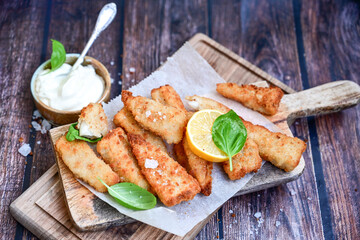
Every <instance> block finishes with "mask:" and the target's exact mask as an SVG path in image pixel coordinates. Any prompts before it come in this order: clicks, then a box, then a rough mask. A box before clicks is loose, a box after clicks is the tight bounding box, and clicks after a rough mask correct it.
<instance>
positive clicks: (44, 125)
mask: <svg viewBox="0 0 360 240" xmlns="http://www.w3.org/2000/svg"><path fill="white" fill-rule="evenodd" d="M41 125H42V126H41V133H42V134H45V133H46V132H47V131H49V130H50V129H51V124H50V123H49V122H48V121H47V120H45V119H44V120H43V121H42V123H41Z"/></svg>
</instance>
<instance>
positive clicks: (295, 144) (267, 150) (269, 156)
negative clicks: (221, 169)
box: [186, 96, 306, 172]
mask: <svg viewBox="0 0 360 240" xmlns="http://www.w3.org/2000/svg"><path fill="white" fill-rule="evenodd" d="M186 99H188V100H192V101H196V102H197V103H198V107H199V110H201V109H217V110H219V111H221V112H224V113H225V112H227V111H229V110H230V109H229V108H228V107H226V106H225V105H223V104H221V103H219V102H217V101H215V100H212V99H210V98H204V97H199V96H193V97H186ZM242 120H243V123H244V125H245V127H246V129H247V132H248V138H249V139H252V140H254V142H255V143H256V144H257V145H258V147H259V154H260V157H261V158H262V159H264V160H266V161H269V162H271V163H272V164H274V165H275V166H276V167H278V168H281V169H283V170H285V171H286V172H290V171H292V170H294V168H295V167H296V166H297V165H298V164H299V162H300V158H301V155H302V154H303V152H304V151H305V149H306V143H305V142H304V141H302V140H300V139H299V138H296V137H289V136H287V135H285V134H282V133H274V132H271V131H269V130H268V129H267V128H265V127H263V126H259V125H254V124H252V123H251V122H248V121H245V120H244V119H242Z"/></svg>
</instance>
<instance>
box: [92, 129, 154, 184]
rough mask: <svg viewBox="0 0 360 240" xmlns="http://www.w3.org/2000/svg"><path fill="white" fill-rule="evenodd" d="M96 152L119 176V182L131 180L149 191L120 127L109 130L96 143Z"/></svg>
mask: <svg viewBox="0 0 360 240" xmlns="http://www.w3.org/2000/svg"><path fill="white" fill-rule="evenodd" d="M96 150H97V152H98V153H99V154H100V155H101V157H102V158H103V159H104V161H105V162H106V163H107V164H109V166H110V167H111V169H112V170H113V171H114V172H116V173H117V174H118V175H119V177H120V182H131V183H134V184H136V185H138V186H139V187H142V188H144V189H146V190H148V191H151V187H150V185H149V183H148V182H147V181H146V179H145V177H144V175H142V173H141V171H140V167H139V166H138V164H137V160H136V158H135V156H134V154H133V153H132V151H131V146H130V144H129V142H128V140H127V136H126V134H125V132H124V130H122V129H121V128H120V127H119V128H115V129H113V130H111V131H110V132H109V133H108V134H107V135H106V136H105V137H103V138H102V139H101V140H100V141H99V142H98V143H97V145H96Z"/></svg>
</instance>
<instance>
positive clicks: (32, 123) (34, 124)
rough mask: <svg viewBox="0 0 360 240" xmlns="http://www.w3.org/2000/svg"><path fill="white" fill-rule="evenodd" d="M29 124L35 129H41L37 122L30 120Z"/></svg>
mask: <svg viewBox="0 0 360 240" xmlns="http://www.w3.org/2000/svg"><path fill="white" fill-rule="evenodd" d="M31 125H32V126H33V128H34V129H35V130H36V131H41V125H40V124H38V123H37V122H35V121H32V122H31Z"/></svg>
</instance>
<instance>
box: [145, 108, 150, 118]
mask: <svg viewBox="0 0 360 240" xmlns="http://www.w3.org/2000/svg"><path fill="white" fill-rule="evenodd" d="M150 115H151V111H149V110H148V111H146V112H145V116H146V117H147V118H148V117H149V116H150Z"/></svg>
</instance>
